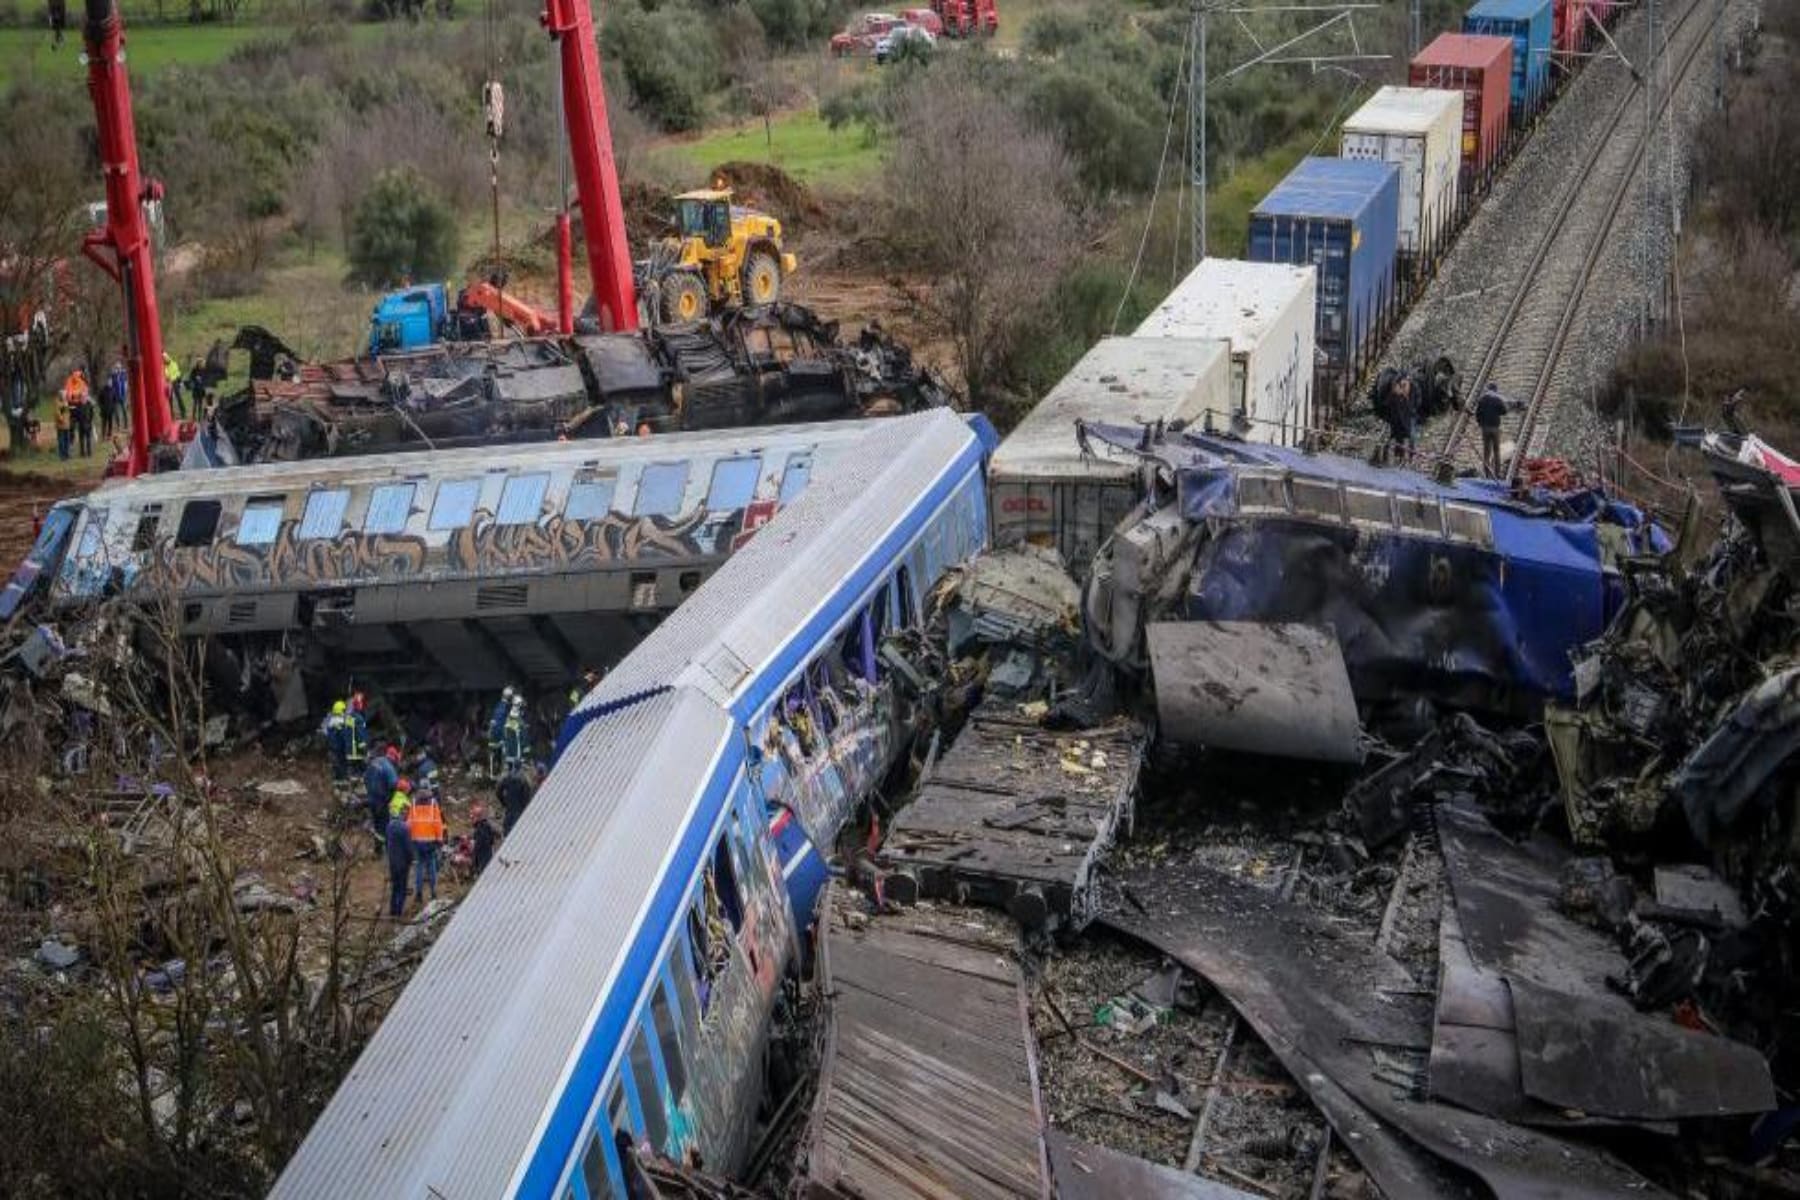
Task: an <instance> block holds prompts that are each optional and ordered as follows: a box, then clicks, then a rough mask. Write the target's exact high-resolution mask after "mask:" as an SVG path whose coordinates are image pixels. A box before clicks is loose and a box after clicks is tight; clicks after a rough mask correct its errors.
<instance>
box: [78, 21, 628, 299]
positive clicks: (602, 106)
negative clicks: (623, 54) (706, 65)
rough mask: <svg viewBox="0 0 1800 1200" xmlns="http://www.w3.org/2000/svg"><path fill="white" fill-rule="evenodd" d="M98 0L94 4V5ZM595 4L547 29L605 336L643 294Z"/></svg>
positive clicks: (589, 265) (591, 272) (546, 27)
mask: <svg viewBox="0 0 1800 1200" xmlns="http://www.w3.org/2000/svg"><path fill="white" fill-rule="evenodd" d="M96 2H98V0H88V3H89V4H93V3H96ZM588 5H589V0H546V2H545V7H544V13H543V16H542V17H541V18H540V19H541V20H542V22H543V25H544V29H545V30H546V31H548V33H549V34H550V36H551V37H552V38H553V39H554V40H555V41H556V43H557V46H558V49H559V50H560V51H561V54H562V91H563V112H564V113H566V114H567V117H568V122H569V156H570V157H571V158H572V159H574V162H575V190H576V192H577V193H578V194H579V195H580V197H581V226H582V231H583V235H584V236H585V237H586V239H587V251H588V274H589V276H590V277H591V279H592V282H593V287H594V310H595V312H596V313H597V314H598V315H599V318H600V327H601V328H602V329H609V330H619V331H622V332H623V331H629V330H633V329H636V328H637V327H638V319H637V289H636V287H635V286H633V284H632V282H631V250H630V248H629V247H628V246H627V245H626V244H625V209H624V205H623V204H622V202H621V201H620V199H619V172H618V168H617V167H616V166H615V165H614V164H613V152H612V127H611V125H609V124H608V123H607V119H606V91H605V89H604V88H603V87H602V86H601V82H600V48H599V47H598V46H597V45H595V44H594V14H593V10H592V9H591V8H589V6H588Z"/></svg>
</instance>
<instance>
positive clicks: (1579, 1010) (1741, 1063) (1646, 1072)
mask: <svg viewBox="0 0 1800 1200" xmlns="http://www.w3.org/2000/svg"><path fill="white" fill-rule="evenodd" d="M1508 986H1509V987H1510V988H1511V990H1512V997H1513V1007H1514V1011H1515V1012H1517V1014H1518V1028H1519V1065H1520V1069H1521V1073H1522V1075H1523V1079H1524V1083H1525V1090H1526V1092H1527V1093H1529V1094H1530V1095H1532V1096H1533V1097H1535V1098H1537V1099H1539V1100H1542V1101H1543V1102H1545V1103H1546V1104H1554V1105H1559V1106H1561V1107H1563V1108H1572V1109H1579V1110H1580V1111H1582V1112H1586V1113H1595V1114H1598V1115H1601V1116H1612V1117H1625V1118H1636V1119H1643V1120H1651V1121H1657V1120H1683V1119H1687V1118H1690V1117H1715V1116H1725V1115H1728V1114H1733V1113H1758V1112H1766V1111H1768V1110H1769V1109H1772V1108H1774V1107H1775V1084H1774V1081H1773V1080H1772V1079H1771V1078H1770V1075H1769V1064H1768V1063H1767V1062H1766V1061H1765V1060H1764V1059H1763V1056H1762V1055H1761V1054H1758V1053H1757V1052H1756V1051H1755V1050H1753V1049H1752V1048H1750V1047H1749V1046H1746V1045H1744V1044H1742V1043H1741V1042H1734V1041H1732V1040H1731V1039H1729V1038H1724V1037H1719V1036H1717V1035H1714V1034H1710V1033H1700V1032H1696V1031H1694V1030H1691V1029H1683V1028H1681V1026H1679V1025H1676V1024H1674V1023H1673V1022H1671V1021H1667V1020H1662V1019H1659V1018H1656V1017H1649V1016H1645V1015H1643V1014H1641V1013H1638V1012H1635V1011H1633V1010H1632V1009H1631V1008H1629V1007H1627V1006H1624V1005H1621V1004H1618V1003H1610V1002H1602V1001H1597V1000H1590V999H1587V998H1585V997H1582V996H1571V995H1568V994H1566V993H1562V992H1554V991H1550V990H1549V989H1547V988H1540V987H1537V986H1535V985H1533V984H1531V983H1528V982H1526V981H1525V980H1523V979H1513V980H1509V981H1508Z"/></svg>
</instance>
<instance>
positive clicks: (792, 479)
mask: <svg viewBox="0 0 1800 1200" xmlns="http://www.w3.org/2000/svg"><path fill="white" fill-rule="evenodd" d="M811 479H812V453H811V452H810V451H809V452H806V453H803V454H790V455H789V456H788V460H787V469H786V470H784V471H782V473H781V502H782V503H783V504H788V503H791V502H792V501H793V499H794V497H796V496H798V495H799V494H800V493H801V492H804V491H805V490H806V485H807V483H808V482H809V481H810V480H811Z"/></svg>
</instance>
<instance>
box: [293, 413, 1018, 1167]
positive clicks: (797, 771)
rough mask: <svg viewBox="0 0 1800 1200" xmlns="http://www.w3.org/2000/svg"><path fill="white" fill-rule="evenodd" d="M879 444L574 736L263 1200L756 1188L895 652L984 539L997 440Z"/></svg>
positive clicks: (866, 784) (636, 663) (597, 696)
mask: <svg viewBox="0 0 1800 1200" xmlns="http://www.w3.org/2000/svg"><path fill="white" fill-rule="evenodd" d="M867 430H868V431H867V433H866V436H865V437H863V438H862V439H861V440H860V441H859V442H858V443H857V444H856V445H854V446H853V447H850V448H848V449H847V450H846V451H845V452H843V453H842V454H841V455H840V456H839V457H838V458H837V459H836V460H835V461H834V462H833V463H832V464H830V466H829V467H828V468H827V469H825V470H824V471H822V472H821V474H820V477H819V478H818V479H816V480H815V481H814V483H813V484H812V486H811V487H810V488H809V489H808V491H807V493H806V494H805V495H804V496H802V497H801V498H800V499H799V501H798V502H797V503H795V504H794V505H793V506H792V507H791V508H790V509H789V510H788V511H787V512H786V513H784V514H783V515H782V516H781V518H780V519H778V520H777V521H776V522H775V523H774V524H773V525H772V526H771V527H770V528H769V529H768V530H766V531H765V533H764V534H763V535H761V536H759V537H758V538H757V539H756V540H755V541H753V542H752V543H751V544H750V545H749V546H748V547H746V548H745V550H744V551H742V552H741V553H740V554H738V555H736V556H734V557H733V558H732V559H731V560H730V561H729V562H728V563H727V564H726V565H725V566H724V567H723V568H722V569H721V570H720V572H719V574H718V575H717V576H716V577H715V578H714V579H713V580H712V581H710V582H709V583H708V584H707V585H706V586H705V587H704V588H702V589H701V590H700V592H699V593H698V594H697V595H696V596H695V597H693V598H692V599H691V600H690V601H689V602H688V603H687V604H686V605H684V606H683V607H682V608H681V609H679V610H678V611H677V612H676V614H675V615H674V616H673V617H672V618H671V619H670V620H669V621H667V622H665V623H664V624H663V625H662V626H661V627H660V628H659V629H658V630H657V631H656V632H655V633H653V634H652V635H651V636H650V637H649V638H648V639H646V641H645V642H644V644H643V645H641V646H640V647H639V648H638V649H637V651H635V652H634V653H633V654H632V655H631V656H630V657H629V658H627V659H626V661H625V662H624V663H622V664H621V665H620V666H619V668H618V669H617V670H615V671H614V672H613V673H612V674H611V675H610V676H609V677H608V679H607V680H606V682H605V683H604V684H603V685H601V687H600V688H598V689H596V690H595V691H594V692H593V693H592V694H591V695H589V696H588V697H587V698H586V699H585V700H584V701H583V702H582V704H581V705H580V706H579V707H578V708H577V710H576V711H575V712H574V713H573V714H572V715H571V716H570V718H569V720H568V722H567V724H566V725H565V728H564V732H563V738H562V745H561V747H560V752H559V755H558V759H557V763H556V766H555V768H554V769H553V770H552V772H551V774H550V777H549V779H548V781H547V782H546V783H545V784H544V786H543V787H542V789H540V791H539V793H538V795H537V797H536V798H535V799H534V800H533V802H532V805H531V808H530V809H529V810H528V811H527V813H526V814H525V816H524V818H523V819H522V820H521V821H520V822H519V824H518V826H517V827H516V828H515V829H514V831H513V833H512V834H511V836H510V837H509V839H508V841H507V859H508V866H507V869H505V870H498V869H494V870H490V871H488V872H487V874H485V875H484V876H483V877H482V879H481V880H480V882H479V883H477V884H476V886H475V888H474V889H473V891H471V892H470V894H469V896H468V898H467V899H466V900H464V901H463V903H462V906H461V907H460V909H459V910H458V912H457V914H456V916H455V917H454V918H453V919H452V920H451V921H450V923H449V925H448V927H447V928H446V929H445V931H444V933H443V935H442V937H441V938H440V939H439V941H438V942H437V944H436V945H435V946H434V948H433V949H432V951H431V953H430V954H429V955H428V956H427V958H426V960H425V962H424V964H423V965H422V966H421V967H420V969H419V971H418V974H417V975H415V976H414V978H413V980H412V982H411V983H410V984H409V985H408V987H407V989H406V991H405V992H404V993H403V994H402V995H401V997H400V999H399V1001H398V1002H397V1003H396V1004H395V1006H394V1008H393V1010H392V1011H391V1012H390V1013H389V1014H388V1016H387V1018H386V1019H385V1020H384V1021H383V1023H382V1025H381V1027H380V1029H379V1030H378V1031H377V1032H376V1034H375V1036H374V1038H373V1039H372V1040H371V1041H370V1043H369V1045H368V1047H367V1048H366V1049H365V1050H364V1051H363V1053H362V1055H361V1057H360V1058H359V1059H358V1060H357V1062H356V1064H355V1066H354V1067H353V1068H352V1069H351V1071H350V1073H349V1075H348V1077H347V1078H346V1079H345V1081H344V1083H343V1085H342V1086H341V1087H340V1088H339V1090H338V1092H337V1094H336V1095H335V1096H334V1097H333V1099H332V1101H331V1103H330V1104H329V1105H328V1106H327V1108H326V1110H325V1112H324V1114H323V1115H322V1116H321V1117H320V1119H319V1121H318V1123H317V1124H316V1125H315V1126H314V1127H313V1129H312V1131H311V1133H310V1134H309V1135H308V1136H307V1139H306V1141H305V1143H304V1144H303V1145H302V1146H301V1147H300V1150H299V1151H298V1152H297V1153H296V1154H295V1156H294V1158H293V1159H292V1161H291V1162H290V1163H289V1164H288V1166H287V1169H286V1170H285V1171H284V1172H283V1174H282V1176H281V1179H280V1180H279V1181H278V1182H277V1184H276V1187H275V1190H274V1193H273V1194H274V1195H275V1196H277V1197H289V1196H292V1197H302V1196H304V1197H314V1196H333V1197H360V1196H368V1197H377V1196H379V1197H388V1196H428V1195H434V1194H435V1195H446V1196H450V1195H466V1196H542V1197H557V1198H559V1200H562V1198H574V1200H612V1198H614V1197H623V1196H624V1195H626V1194H627V1193H626V1182H625V1175H624V1170H625V1164H624V1163H623V1161H622V1160H621V1158H620V1155H619V1150H618V1141H619V1138H620V1135H621V1134H622V1135H624V1136H625V1138H626V1139H628V1140H629V1142H631V1143H633V1144H635V1143H641V1142H648V1143H650V1144H651V1145H653V1146H655V1147H656V1148H657V1149H658V1150H659V1151H661V1152H663V1153H666V1154H668V1155H669V1156H670V1157H672V1158H675V1159H677V1160H684V1159H694V1158H697V1159H698V1160H699V1161H701V1162H703V1163H704V1164H705V1165H706V1168H707V1170H708V1171H709V1172H714V1173H720V1172H723V1173H729V1172H731V1171H732V1170H734V1169H735V1168H737V1167H739V1166H741V1165H742V1163H743V1161H744V1158H745V1156H746V1155H747V1154H748V1152H749V1150H750V1148H751V1142H752V1137H753V1134H754V1132H755V1121H756V1100H757V1097H758V1096H759V1095H760V1094H761V1092H762V1090H763V1082H764V1078H765V1073H766V1072H767V1071H768V1070H769V1064H770V1028H771V1017H772V1014H773V1013H774V1011H775V1009H776V1007H777V1005H778V1003H780V999H779V998H780V995H781V988H780V981H781V979H782V977H783V975H784V973H785V972H786V971H787V970H788V969H789V968H790V966H792V965H793V964H794V963H795V962H796V961H797V959H798V956H799V938H800V935H801V933H802V932H803V929H804V926H805V924H806V922H807V921H808V919H809V917H810V913H811V912H812V909H813V906H814V900H815V897H816V893H817V891H818V889H819V888H820V887H821V886H822V884H823V880H824V876H825V870H824V866H823V861H822V858H821V848H824V849H826V850H828V849H829V847H830V845H831V843H832V842H833V840H834V839H835V836H836V834H837V832H838V830H839V828H840V827H841V826H842V825H843V823H844V822H845V821H846V820H847V819H848V817H849V816H850V815H851V813H852V812H853V810H854V808H855V806H856V805H858V804H859V803H861V802H862V801H863V800H864V799H866V797H867V796H868V795H869V794H870V793H871V792H872V791H873V789H874V788H875V787H876V786H877V785H878V784H879V783H880V782H881V780H882V778H883V777H884V776H885V774H886V773H887V772H888V770H889V769H890V768H891V767H892V766H893V765H894V764H895V763H896V762H897V761H900V759H901V758H902V756H903V755H904V753H905V750H906V746H907V731H908V728H909V723H910V713H909V709H910V707H911V704H912V699H911V698H910V696H909V694H908V693H907V692H906V691H905V689H904V687H903V684H902V681H901V680H900V679H899V678H898V677H897V676H896V675H894V674H893V673H891V672H890V670H889V668H888V666H887V665H886V664H885V663H884V661H883V660H882V658H881V657H880V655H879V654H878V647H879V645H880V643H881V642H882V640H883V639H884V638H885V637H887V636H889V635H891V634H894V633H896V632H899V631H902V630H905V629H908V628H912V627H916V626H917V625H918V624H919V623H920V622H921V621H922V619H923V615H924V613H925V611H926V604H927V598H928V596H929V594H930V592H931V590H932V588H933V586H934V584H935V583H936V582H937V580H938V579H939V578H940V577H941V575H942V574H943V573H944V572H945V571H946V570H947V569H948V568H949V567H951V566H954V565H955V564H957V563H959V562H961V561H963V560H964V559H966V558H968V557H969V556H971V555H972V554H974V553H975V552H977V551H978V550H979V549H980V548H981V547H982V546H983V545H984V544H985V542H986V538H987V526H986V518H985V509H984V506H983V496H982V491H983V481H982V471H983V457H984V451H985V449H986V447H987V443H986V441H985V439H984V437H983V436H981V435H982V433H983V432H985V431H983V430H982V427H981V426H979V425H971V424H969V423H966V422H963V421H960V420H958V419H956V418H955V417H954V416H952V415H951V414H949V413H931V414H921V415H918V416H914V417H906V418H901V419H898V420H895V421H886V422H879V423H875V424H872V425H870V426H868V427H867ZM430 1047H451V1048H452V1049H451V1050H449V1051H448V1052H436V1051H430V1050H429V1049H428V1048H430ZM422 1048H426V1050H427V1052H421V1051H422ZM420 1097H429V1098H430V1101H431V1104H430V1109H431V1111H430V1114H429V1119H421V1114H420V1112H419V1109H418V1101H419V1099H420Z"/></svg>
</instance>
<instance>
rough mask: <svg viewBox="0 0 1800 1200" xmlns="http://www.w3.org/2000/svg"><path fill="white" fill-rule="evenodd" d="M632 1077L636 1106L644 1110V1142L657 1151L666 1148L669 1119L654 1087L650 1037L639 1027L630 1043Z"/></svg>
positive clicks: (656, 1088)
mask: <svg viewBox="0 0 1800 1200" xmlns="http://www.w3.org/2000/svg"><path fill="white" fill-rule="evenodd" d="M631 1077H632V1079H633V1080H634V1081H636V1083H637V1084H638V1105H639V1107H641V1108H642V1109H643V1112H642V1113H640V1114H639V1115H640V1116H642V1117H643V1118H644V1139H645V1140H646V1141H648V1142H649V1143H650V1144H651V1145H652V1146H655V1147H656V1148H657V1149H658V1150H666V1149H667V1148H668V1145H669V1115H668V1113H666V1112H664V1111H663V1101H662V1090H661V1089H660V1088H658V1087H657V1086H656V1063H655V1060H654V1059H652V1058H651V1057H650V1035H649V1033H648V1031H647V1030H646V1029H645V1028H644V1026H642V1025H639V1026H638V1028H637V1034H636V1036H634V1037H633V1038H632V1039H631Z"/></svg>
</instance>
